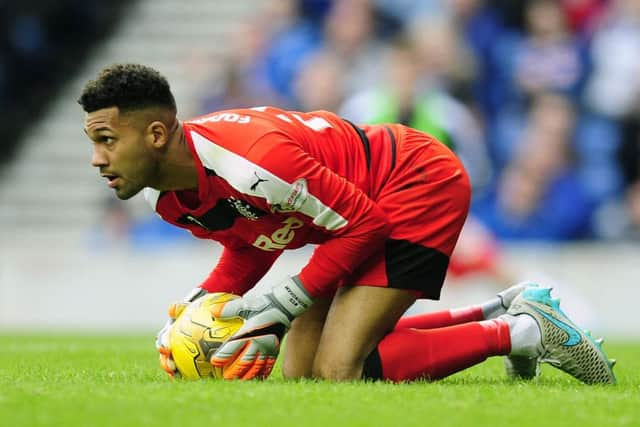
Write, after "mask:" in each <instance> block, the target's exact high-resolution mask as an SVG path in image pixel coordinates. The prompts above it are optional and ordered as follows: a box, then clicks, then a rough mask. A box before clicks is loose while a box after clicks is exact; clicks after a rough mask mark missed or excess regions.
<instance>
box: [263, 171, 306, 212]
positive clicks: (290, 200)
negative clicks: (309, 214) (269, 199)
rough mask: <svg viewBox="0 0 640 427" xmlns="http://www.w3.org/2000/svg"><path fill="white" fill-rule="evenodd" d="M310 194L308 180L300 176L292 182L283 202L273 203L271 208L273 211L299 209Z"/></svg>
mask: <svg viewBox="0 0 640 427" xmlns="http://www.w3.org/2000/svg"><path fill="white" fill-rule="evenodd" d="M308 196H309V191H308V189H307V180H306V179H304V178H300V179H298V180H296V181H294V182H293V184H291V189H290V190H289V192H287V194H285V197H284V200H283V201H282V203H278V204H274V205H272V207H271V210H272V211H273V212H294V211H297V210H299V209H300V208H301V207H302V204H303V203H304V202H305V201H306V200H307V197H308Z"/></svg>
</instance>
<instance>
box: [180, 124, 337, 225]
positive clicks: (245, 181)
mask: <svg viewBox="0 0 640 427" xmlns="http://www.w3.org/2000/svg"><path fill="white" fill-rule="evenodd" d="M191 139H192V141H193V145H194V147H195V149H196V152H197V154H198V157H199V158H200V161H201V162H202V164H203V165H204V166H205V167H206V168H208V169H211V170H213V171H215V173H216V174H217V175H218V176H220V177H221V178H223V179H224V180H226V181H227V182H228V183H229V184H230V185H231V186H232V187H233V188H234V189H236V190H237V191H239V192H241V193H243V194H247V195H250V196H254V197H260V198H263V199H266V201H267V203H268V204H269V205H270V206H271V210H272V212H294V211H295V212H300V213H303V214H305V215H307V216H309V217H311V218H313V223H314V224H316V225H318V226H320V227H323V228H325V229H327V230H337V229H340V228H342V227H344V226H345V225H347V223H348V221H347V220H346V218H344V217H343V216H342V215H340V214H339V213H337V212H335V211H334V210H333V209H331V208H330V207H329V206H327V205H325V204H324V203H322V202H321V201H320V200H319V199H318V198H317V197H315V196H313V195H312V194H309V192H308V191H307V182H306V180H305V179H298V180H296V181H295V182H292V183H289V182H286V181H285V180H283V179H282V178H280V177H278V176H276V175H274V174H272V173H271V172H269V171H267V170H266V169H264V168H262V167H260V166H259V165H257V164H255V163H252V162H251V161H249V160H248V159H246V158H244V157H242V156H240V155H238V154H236V153H234V152H232V151H229V150H227V149H225V148H223V147H221V146H219V145H218V144H215V143H213V142H211V141H209V140H208V139H207V138H205V137H204V136H202V135H200V134H199V133H198V132H196V131H191Z"/></svg>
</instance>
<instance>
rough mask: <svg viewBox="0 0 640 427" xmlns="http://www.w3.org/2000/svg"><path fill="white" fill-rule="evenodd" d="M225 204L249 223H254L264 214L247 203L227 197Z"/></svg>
mask: <svg viewBox="0 0 640 427" xmlns="http://www.w3.org/2000/svg"><path fill="white" fill-rule="evenodd" d="M227 202H229V204H230V205H231V207H233V208H234V209H235V210H236V211H238V213H239V214H240V215H242V216H243V217H245V218H247V219H250V220H251V221H256V220H257V219H258V218H259V217H261V216H262V215H264V212H263V211H261V210H260V209H257V208H254V207H253V206H251V205H250V204H249V203H247V202H245V201H242V200H238V199H236V198H234V197H229V198H228V199H227Z"/></svg>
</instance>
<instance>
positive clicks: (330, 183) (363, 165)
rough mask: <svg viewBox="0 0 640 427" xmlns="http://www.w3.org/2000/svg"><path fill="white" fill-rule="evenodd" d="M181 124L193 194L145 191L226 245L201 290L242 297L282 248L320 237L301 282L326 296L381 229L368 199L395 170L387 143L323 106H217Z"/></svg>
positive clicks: (166, 211) (158, 205)
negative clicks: (191, 162) (193, 170)
mask: <svg viewBox="0 0 640 427" xmlns="http://www.w3.org/2000/svg"><path fill="white" fill-rule="evenodd" d="M380 129H381V131H382V132H384V130H383V129H382V128H380ZM184 131H185V137H186V142H187V144H188V145H189V148H190V149H191V151H192V153H193V155H194V158H195V160H196V165H197V168H198V175H199V177H198V189H197V191H166V192H158V191H156V190H152V189H146V190H145V197H146V198H147V200H148V201H149V203H150V204H151V205H152V207H153V208H154V209H155V211H156V212H157V213H158V214H159V215H160V216H161V217H162V218H163V219H164V220H166V221H168V222H170V223H172V224H175V225H177V226H179V227H183V228H186V229H188V230H190V231H191V232H192V233H193V234H194V235H195V236H197V237H200V238H206V239H213V240H216V241H219V242H220V243H222V245H224V251H223V254H222V257H221V259H220V261H219V262H218V265H217V266H216V268H215V269H214V270H213V271H212V273H211V275H210V276H209V278H208V279H207V280H206V281H205V282H204V283H203V285H202V286H203V287H204V288H205V289H207V290H209V291H226V292H233V293H237V294H242V293H244V292H246V291H247V290H248V289H250V288H251V287H253V286H254V285H255V284H256V283H257V281H258V280H259V279H260V278H261V277H262V276H263V275H264V274H265V273H266V272H267V271H268V269H269V268H270V267H271V265H272V264H273V262H274V261H275V260H276V259H277V257H278V256H279V255H280V254H281V253H282V251H283V250H286V249H293V248H299V247H301V246H303V245H305V244H307V243H323V244H322V245H320V246H318V248H317V249H316V251H315V252H314V254H313V256H312V257H311V259H310V261H309V263H308V265H306V266H305V267H304V268H303V270H302V271H301V273H300V279H301V281H302V282H303V283H304V284H305V287H306V288H307V290H308V291H309V292H310V293H311V294H312V295H318V294H321V293H325V292H328V291H331V290H332V289H333V288H335V286H337V285H336V284H337V283H338V281H339V279H340V278H342V277H344V276H346V275H348V274H350V273H352V272H353V270H354V269H355V268H356V267H357V266H358V265H359V264H360V263H361V262H362V261H363V260H364V259H366V258H367V256H368V255H369V254H371V253H372V252H374V251H375V250H376V249H378V248H379V247H380V246H381V245H382V243H383V242H384V239H385V238H386V237H387V235H388V234H389V224H388V222H387V219H386V216H385V213H384V212H383V211H382V209H381V208H380V207H378V206H377V205H376V204H375V203H374V202H373V201H372V199H375V196H376V193H377V192H378V191H379V190H380V189H381V188H382V187H383V185H384V183H385V182H386V180H387V179H388V178H389V175H390V173H391V170H392V168H393V164H394V161H395V159H394V156H395V147H394V146H392V143H391V140H389V142H388V143H382V141H376V142H377V143H375V144H372V143H370V142H369V140H368V139H367V137H366V136H365V135H364V133H363V132H362V130H360V129H359V128H357V127H355V126H353V125H352V124H350V123H349V122H347V121H344V120H342V119H341V118H339V117H337V116H336V115H334V114H332V113H329V112H326V111H316V112H312V113H301V112H291V111H283V110H279V109H276V108H271V107H259V108H254V109H237V110H227V111H220V112H216V113H213V114H210V115H207V116H203V117H200V118H197V119H194V120H190V121H186V122H184ZM387 138H389V136H387Z"/></svg>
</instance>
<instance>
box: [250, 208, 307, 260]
mask: <svg viewBox="0 0 640 427" xmlns="http://www.w3.org/2000/svg"><path fill="white" fill-rule="evenodd" d="M282 224H284V226H282V227H280V228H278V229H277V230H276V231H274V232H273V233H271V236H267V235H264V234H261V235H259V236H258V237H257V238H256V241H255V242H253V246H255V247H256V248H258V249H262V250H263V251H268V252H273V251H275V250H281V249H284V248H286V247H287V245H288V244H289V243H291V241H292V240H293V238H294V237H295V236H296V232H295V231H294V230H297V229H298V228H302V226H303V225H304V222H302V221H301V220H299V219H298V218H295V217H292V216H290V217H289V218H287V219H285V220H284V221H282Z"/></svg>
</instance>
